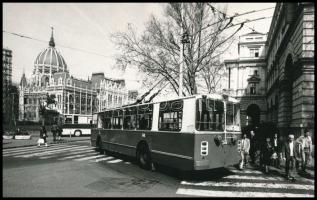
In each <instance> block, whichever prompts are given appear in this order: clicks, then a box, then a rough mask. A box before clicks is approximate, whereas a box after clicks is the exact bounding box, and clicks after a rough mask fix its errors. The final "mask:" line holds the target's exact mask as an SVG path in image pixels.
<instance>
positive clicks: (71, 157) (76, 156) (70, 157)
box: [57, 152, 98, 160]
mask: <svg viewBox="0 0 317 200" xmlns="http://www.w3.org/2000/svg"><path fill="white" fill-rule="evenodd" d="M96 154H98V153H96V152H92V153H88V154H80V155H74V156H67V157H63V158H59V159H57V160H68V159H73V158H80V157H84V156H90V155H96Z"/></svg>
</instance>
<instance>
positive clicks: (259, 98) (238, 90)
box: [225, 32, 267, 126]
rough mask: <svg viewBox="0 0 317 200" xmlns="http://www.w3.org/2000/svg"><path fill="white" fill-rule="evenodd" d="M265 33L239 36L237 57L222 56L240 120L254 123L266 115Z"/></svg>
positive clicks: (256, 123)
mask: <svg viewBox="0 0 317 200" xmlns="http://www.w3.org/2000/svg"><path fill="white" fill-rule="evenodd" d="M265 41H266V35H265V34H262V33H258V32H251V33H248V34H245V35H242V36H240V38H239V43H238V54H239V57H238V59H232V60H225V65H226V67H227V70H228V76H229V80H228V89H229V93H230V95H232V96H233V97H235V98H237V99H239V100H240V103H241V112H240V113H241V118H240V119H241V124H242V126H245V125H248V124H250V123H252V124H254V125H255V126H257V125H259V123H260V122H261V121H263V120H265V119H266V110H267V107H266V104H265V69H266V63H265Z"/></svg>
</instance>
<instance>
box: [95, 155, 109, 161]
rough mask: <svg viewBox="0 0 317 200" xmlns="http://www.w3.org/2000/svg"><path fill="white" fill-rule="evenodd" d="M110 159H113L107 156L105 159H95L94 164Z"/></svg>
mask: <svg viewBox="0 0 317 200" xmlns="http://www.w3.org/2000/svg"><path fill="white" fill-rule="evenodd" d="M110 159H113V157H112V156H109V157H106V158H99V159H96V160H95V161H94V162H100V161H104V160H110Z"/></svg>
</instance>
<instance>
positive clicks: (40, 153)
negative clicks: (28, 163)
mask: <svg viewBox="0 0 317 200" xmlns="http://www.w3.org/2000/svg"><path fill="white" fill-rule="evenodd" d="M85 148H87V147H85ZM78 149H84V148H83V147H69V148H64V149H57V150H49V151H44V152H39V153H33V154H27V155H23V156H16V157H22V158H29V157H32V156H38V155H47V154H50V153H57V152H62V151H70V150H78Z"/></svg>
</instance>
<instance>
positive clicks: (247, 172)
mask: <svg viewBox="0 0 317 200" xmlns="http://www.w3.org/2000/svg"><path fill="white" fill-rule="evenodd" d="M230 171H231V172H233V173H243V174H263V172H261V171H256V170H248V169H246V170H241V171H240V170H237V169H231V170H230Z"/></svg>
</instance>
